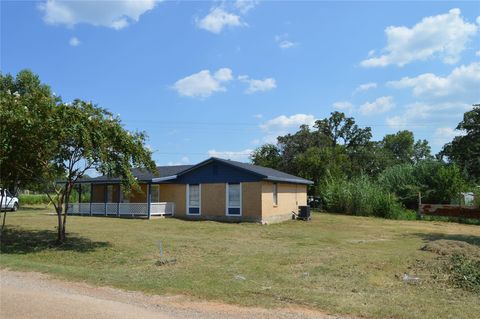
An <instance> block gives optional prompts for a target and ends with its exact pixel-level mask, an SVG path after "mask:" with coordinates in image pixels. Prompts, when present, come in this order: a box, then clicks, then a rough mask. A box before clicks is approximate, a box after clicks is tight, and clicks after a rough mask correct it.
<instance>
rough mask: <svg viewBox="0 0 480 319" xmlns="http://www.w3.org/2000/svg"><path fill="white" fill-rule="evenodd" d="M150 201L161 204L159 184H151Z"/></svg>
mask: <svg viewBox="0 0 480 319" xmlns="http://www.w3.org/2000/svg"><path fill="white" fill-rule="evenodd" d="M150 195H151V197H150V201H151V202H152V203H159V202H160V185H158V184H150Z"/></svg>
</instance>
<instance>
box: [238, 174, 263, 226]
mask: <svg viewBox="0 0 480 319" xmlns="http://www.w3.org/2000/svg"><path fill="white" fill-rule="evenodd" d="M242 216H243V217H246V218H247V217H248V218H252V219H258V220H259V221H260V220H261V218H262V182H249V183H242Z"/></svg>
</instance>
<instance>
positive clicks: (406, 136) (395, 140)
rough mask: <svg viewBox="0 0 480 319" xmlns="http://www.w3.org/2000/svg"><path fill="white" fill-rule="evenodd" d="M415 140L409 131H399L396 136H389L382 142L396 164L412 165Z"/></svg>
mask: <svg viewBox="0 0 480 319" xmlns="http://www.w3.org/2000/svg"><path fill="white" fill-rule="evenodd" d="M414 143H415V140H414V138H413V133H412V132H410V131H407V130H404V131H398V132H397V133H395V134H387V135H385V137H384V138H383V140H382V145H383V148H385V150H387V151H389V154H390V155H391V156H392V158H393V159H394V161H395V162H396V163H412V162H413V156H414V150H413V145H414Z"/></svg>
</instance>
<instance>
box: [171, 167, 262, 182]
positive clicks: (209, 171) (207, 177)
mask: <svg viewBox="0 0 480 319" xmlns="http://www.w3.org/2000/svg"><path fill="white" fill-rule="evenodd" d="M262 179H263V177H262V176H259V175H258V174H255V173H252V172H249V171H246V170H244V169H240V168H237V167H234V166H231V165H227V164H224V163H221V162H209V163H205V164H203V165H201V166H197V167H196V168H195V169H194V170H189V171H188V172H186V173H182V174H181V175H179V176H178V177H177V179H176V180H174V181H172V182H173V183H178V184H205V183H232V184H238V183H242V182H258V181H261V180H262Z"/></svg>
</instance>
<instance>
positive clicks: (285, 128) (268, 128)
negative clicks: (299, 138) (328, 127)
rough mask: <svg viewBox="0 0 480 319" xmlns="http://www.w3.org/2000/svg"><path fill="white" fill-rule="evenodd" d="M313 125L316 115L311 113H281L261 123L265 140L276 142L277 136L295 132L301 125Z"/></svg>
mask: <svg viewBox="0 0 480 319" xmlns="http://www.w3.org/2000/svg"><path fill="white" fill-rule="evenodd" d="M304 124H305V125H309V126H313V125H314V124H315V117H314V116H313V115H310V114H294V115H291V116H286V115H280V116H278V117H276V118H273V119H271V120H268V121H266V122H265V123H263V124H261V125H260V128H261V129H262V130H263V132H264V133H265V136H264V138H263V140H264V141H265V142H267V143H275V142H276V140H277V136H280V135H285V134H287V133H291V132H295V131H297V130H298V128H299V127H300V125H304Z"/></svg>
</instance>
